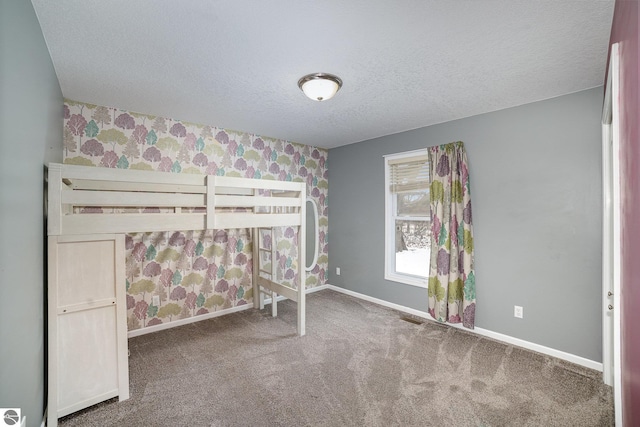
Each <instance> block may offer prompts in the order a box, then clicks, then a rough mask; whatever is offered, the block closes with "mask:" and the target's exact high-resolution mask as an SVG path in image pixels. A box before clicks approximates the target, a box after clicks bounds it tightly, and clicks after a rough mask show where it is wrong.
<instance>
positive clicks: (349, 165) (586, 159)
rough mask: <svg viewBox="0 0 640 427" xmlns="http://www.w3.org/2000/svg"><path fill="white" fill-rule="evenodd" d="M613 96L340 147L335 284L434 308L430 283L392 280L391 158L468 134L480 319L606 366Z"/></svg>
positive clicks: (593, 92) (535, 106) (335, 175)
mask: <svg viewBox="0 0 640 427" xmlns="http://www.w3.org/2000/svg"><path fill="white" fill-rule="evenodd" d="M602 98H603V89H602V87H600V88H595V89H590V90H587V91H583V92H578V93H574V94H571V95H566V96H562V97H559V98H554V99H550V100H545V101H540V102H536V103H532V104H528V105H523V106H519V107H515V108H509V109H506V110H501V111H497V112H493V113H488V114H482V115H478V116H474V117H469V118H465V119H460V120H456V121H452V122H448V123H443V124H438V125H434V126H429V127H425V128H421V129H416V130H412V131H407V132H403V133H399V134H395V135H390V136H386V137H382V138H377V139H373V140H370V141H365V142H361V143H357V144H352V145H348V146H344V147H339V148H335V149H332V150H330V152H329V159H330V167H329V174H330V179H329V183H330V191H329V200H330V203H329V210H330V217H331V221H330V223H329V242H330V259H329V271H330V273H331V274H330V276H329V283H331V284H332V285H336V286H340V287H343V288H346V289H350V290H353V291H356V292H360V293H363V294H366V295H369V296H372V297H375V298H380V299H383V300H386V301H390V302H393V303H396V304H401V305H404V306H407V307H411V308H414V309H418V310H423V311H427V291H426V289H422V288H418V287H414V286H409V285H404V284H400V283H395V282H389V281H385V280H384V247H383V246H384V161H383V158H382V156H383V155H385V154H391V153H398V152H402V151H409V150H415V149H418V148H422V147H427V146H432V145H438V144H444V143H448V142H452V141H458V140H461V141H464V143H465V146H466V148H467V153H468V157H469V163H470V166H469V167H470V171H469V174H470V179H471V197H472V206H473V221H474V237H475V238H474V241H475V261H476V263H475V266H476V285H477V306H476V326H477V327H480V328H484V329H488V330H491V331H494V332H499V333H502V334H506V335H509V336H512V337H515V338H520V339H523V340H526V341H530V342H533V343H537V344H540V345H544V346H548V347H551V348H554V349H557V350H561V351H565V352H568V353H572V354H575V355H578V356H582V357H585V358H587V359H590V360H594V361H598V362H600V361H602V332H601V324H602V323H601V316H602V314H601V246H602V238H601V222H602V215H601V195H602V189H601V163H600V162H601V151H600V144H601V141H600V138H601V134H600V115H601V108H602ZM336 267H340V268H341V275H340V276H337V275H336V274H335V269H336ZM514 305H521V306H523V307H524V318H523V319H516V318H514V317H513V306H514Z"/></svg>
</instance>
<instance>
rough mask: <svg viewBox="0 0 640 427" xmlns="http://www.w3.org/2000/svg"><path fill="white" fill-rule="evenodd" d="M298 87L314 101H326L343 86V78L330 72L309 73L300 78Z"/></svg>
mask: <svg viewBox="0 0 640 427" xmlns="http://www.w3.org/2000/svg"><path fill="white" fill-rule="evenodd" d="M298 87H299V88H300V89H302V91H303V92H304V94H305V95H307V96H308V97H309V98H311V99H313V100H314V101H326V100H327V99H331V98H333V95H335V94H336V92H338V89H340V88H341V87H342V80H341V79H340V77H338V76H334V75H333V74H328V73H314V74H307V75H306V76H304V77H302V78H301V79H300V80H298Z"/></svg>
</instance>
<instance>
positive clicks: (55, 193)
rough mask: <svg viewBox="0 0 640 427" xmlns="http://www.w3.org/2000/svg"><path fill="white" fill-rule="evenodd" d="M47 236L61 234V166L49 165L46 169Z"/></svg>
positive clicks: (57, 164)
mask: <svg viewBox="0 0 640 427" xmlns="http://www.w3.org/2000/svg"><path fill="white" fill-rule="evenodd" d="M47 181H48V185H47V234H48V235H49V236H59V235H60V234H62V202H61V199H62V165H61V164H59V163H50V164H49V167H48V168H47Z"/></svg>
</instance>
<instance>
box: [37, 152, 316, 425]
mask: <svg viewBox="0 0 640 427" xmlns="http://www.w3.org/2000/svg"><path fill="white" fill-rule="evenodd" d="M47 180H48V185H47V234H48V343H49V344H48V345H49V347H48V354H49V362H48V384H49V386H48V415H47V417H48V425H49V426H56V425H57V421H58V418H59V417H62V416H65V415H68V414H70V413H73V412H75V411H78V410H80V409H83V408H85V407H88V406H91V405H93V404H96V403H98V402H101V401H103V400H106V399H110V398H112V397H115V396H118V397H119V400H126V399H128V398H129V373H128V372H129V371H128V360H127V354H128V346H127V321H126V287H125V272H124V265H125V259H124V258H125V247H124V241H125V239H124V236H125V233H138V232H153V231H177V230H210V229H234V228H249V229H252V240H253V277H252V287H253V306H254V308H258V307H259V308H261V309H262V308H263V307H264V295H265V294H267V295H270V296H271V305H272V315H273V316H275V315H276V314H277V305H276V298H277V296H278V295H281V296H283V297H285V298H288V299H291V300H293V301H295V302H296V303H297V334H298V335H299V336H303V335H304V334H305V293H304V283H305V259H304V257H305V241H304V236H305V215H306V213H305V206H306V203H305V201H306V184H305V183H300V182H282V181H273V180H259V179H249V178H232V177H221V176H211V175H192V174H173V173H165V172H150V171H138V170H120V169H109V168H97V167H87V166H77V165H65V164H58V163H51V164H49V168H48V176H47ZM88 208H92V209H88ZM95 208H101V209H95ZM109 208H111V209H109ZM123 211H124V212H125V213H122V212H123ZM87 212H92V213H87ZM283 226H297V227H300V229H299V232H298V266H297V267H298V269H297V270H298V275H299V280H298V286H297V289H295V288H293V287H290V286H287V285H285V284H282V283H278V282H276V281H275V279H276V265H277V263H276V262H275V258H276V255H275V251H276V249H275V248H276V244H275V242H274V241H273V238H275V233H274V232H273V230H274V227H283ZM264 233H271V237H272V241H271V247H270V248H265V247H262V241H263V238H261V236H262V237H264ZM263 260H264V261H266V260H269V261H271V262H270V264H271V267H270V268H266V267H264V266H263V265H262V261H263Z"/></svg>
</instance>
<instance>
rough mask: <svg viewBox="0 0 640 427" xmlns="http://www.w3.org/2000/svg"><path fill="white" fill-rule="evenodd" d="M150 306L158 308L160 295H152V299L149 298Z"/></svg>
mask: <svg viewBox="0 0 640 427" xmlns="http://www.w3.org/2000/svg"><path fill="white" fill-rule="evenodd" d="M151 304H152V305H155V306H156V307H158V306H160V295H154V296H153V298H151Z"/></svg>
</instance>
